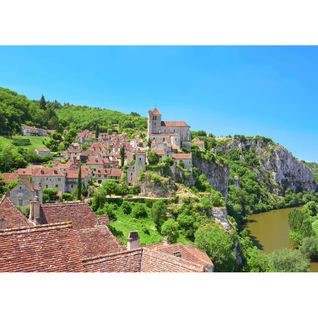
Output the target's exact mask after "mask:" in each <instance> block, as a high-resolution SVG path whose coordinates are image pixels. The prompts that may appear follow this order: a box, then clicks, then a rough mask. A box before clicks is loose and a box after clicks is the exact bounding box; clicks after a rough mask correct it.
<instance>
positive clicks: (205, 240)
mask: <svg viewBox="0 0 318 318" xmlns="http://www.w3.org/2000/svg"><path fill="white" fill-rule="evenodd" d="M195 244H196V246H197V247H198V248H200V249H202V250H204V251H206V253H207V254H208V255H209V257H210V258H211V259H212V261H213V263H214V265H215V268H216V270H217V271H218V272H231V271H233V270H234V267H235V255H234V252H233V250H234V242H233V239H232V237H231V236H230V235H229V234H227V233H225V232H224V230H223V229H221V228H220V227H219V226H218V225H216V224H214V223H209V224H207V225H203V226H201V227H200V228H199V229H198V230H197V231H196V233H195Z"/></svg>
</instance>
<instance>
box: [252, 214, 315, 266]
mask: <svg viewBox="0 0 318 318" xmlns="http://www.w3.org/2000/svg"><path fill="white" fill-rule="evenodd" d="M290 210H291V209H281V210H274V211H270V212H265V213H259V214H253V215H251V216H250V217H249V222H248V224H247V227H248V228H249V229H250V231H251V235H252V236H253V237H254V238H255V239H256V240H257V241H258V242H259V244H260V245H261V247H262V249H263V250H264V252H265V253H270V252H272V251H274V250H278V249H283V248H285V247H289V248H292V243H291V241H290V239H289V236H288V234H289V231H290V228H289V224H288V214H289V212H290ZM310 271H311V272H318V262H312V263H311V264H310Z"/></svg>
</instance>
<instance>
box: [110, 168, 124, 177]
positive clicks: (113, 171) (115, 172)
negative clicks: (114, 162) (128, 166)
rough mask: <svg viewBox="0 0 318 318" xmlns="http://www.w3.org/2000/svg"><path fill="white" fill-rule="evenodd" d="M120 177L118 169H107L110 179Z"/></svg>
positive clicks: (120, 172) (120, 173)
mask: <svg viewBox="0 0 318 318" xmlns="http://www.w3.org/2000/svg"><path fill="white" fill-rule="evenodd" d="M121 175H122V171H121V170H120V169H109V176H110V177H120V176H121Z"/></svg>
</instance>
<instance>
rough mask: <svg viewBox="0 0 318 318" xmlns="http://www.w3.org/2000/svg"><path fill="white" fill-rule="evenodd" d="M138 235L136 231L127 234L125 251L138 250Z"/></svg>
mask: <svg viewBox="0 0 318 318" xmlns="http://www.w3.org/2000/svg"><path fill="white" fill-rule="evenodd" d="M139 247H140V245H139V235H138V232H137V231H132V232H130V233H129V236H128V242H127V251H131V250H135V249H136V248H139Z"/></svg>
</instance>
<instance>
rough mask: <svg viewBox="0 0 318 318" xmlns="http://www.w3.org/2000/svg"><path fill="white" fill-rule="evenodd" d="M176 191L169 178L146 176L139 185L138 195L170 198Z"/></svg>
mask: <svg viewBox="0 0 318 318" xmlns="http://www.w3.org/2000/svg"><path fill="white" fill-rule="evenodd" d="M176 191H177V186H176V184H175V183H174V182H173V181H172V180H171V179H169V178H163V177H159V176H156V178H153V177H152V176H150V175H148V176H145V178H144V179H143V180H142V181H141V183H140V195H141V196H145V197H153V198H172V197H174V196H175V195H176Z"/></svg>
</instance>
